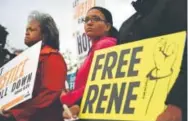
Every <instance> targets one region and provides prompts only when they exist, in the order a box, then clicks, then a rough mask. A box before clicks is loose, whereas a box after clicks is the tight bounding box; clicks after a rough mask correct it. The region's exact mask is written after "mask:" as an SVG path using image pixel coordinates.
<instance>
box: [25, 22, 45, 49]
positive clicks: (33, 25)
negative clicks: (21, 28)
mask: <svg viewBox="0 0 188 121" xmlns="http://www.w3.org/2000/svg"><path fill="white" fill-rule="evenodd" d="M41 39H42V35H41V29H40V24H39V22H38V21H36V20H32V21H30V22H29V23H28V25H27V28H26V33H25V44H26V45H27V46H32V45H34V44H35V43H37V42H38V41H40V40H41Z"/></svg>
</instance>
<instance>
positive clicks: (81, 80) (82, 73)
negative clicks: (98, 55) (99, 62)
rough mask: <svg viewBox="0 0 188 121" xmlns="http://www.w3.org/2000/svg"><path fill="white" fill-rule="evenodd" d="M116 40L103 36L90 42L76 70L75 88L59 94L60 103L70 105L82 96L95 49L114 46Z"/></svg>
mask: <svg viewBox="0 0 188 121" xmlns="http://www.w3.org/2000/svg"><path fill="white" fill-rule="evenodd" d="M116 41H117V40H116V39H115V38H112V37H103V38H101V39H100V40H97V41H95V42H94V43H93V44H92V46H91V50H90V52H89V54H88V56H87V57H86V59H85V61H84V63H83V64H82V66H81V67H80V69H79V70H78V72H77V75H76V79H75V89H74V90H73V91H71V92H69V93H67V94H66V95H63V96H61V97H60V99H61V103H63V104H67V105H68V106H71V105H73V104H75V103H76V102H77V101H79V100H80V99H81V98H82V96H83V93H84V89H85V86H86V82H87V78H88V75H89V70H90V67H91V63H92V59H93V56H94V52H95V51H96V50H100V49H104V48H108V47H111V46H114V45H116Z"/></svg>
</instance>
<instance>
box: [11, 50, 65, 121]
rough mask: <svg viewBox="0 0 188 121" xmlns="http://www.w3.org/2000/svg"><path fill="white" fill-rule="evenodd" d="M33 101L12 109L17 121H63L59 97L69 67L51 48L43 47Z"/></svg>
mask: <svg viewBox="0 0 188 121" xmlns="http://www.w3.org/2000/svg"><path fill="white" fill-rule="evenodd" d="M39 59H40V60H39V65H38V69H37V75H36V80H35V86H34V91H33V97H32V99H30V100H28V101H26V102H24V103H21V104H20V105H18V106H16V107H14V108H12V109H11V110H10V113H12V115H13V116H14V117H15V119H16V120H17V121H62V120H63V119H62V111H61V110H62V106H61V103H60V101H59V96H60V94H61V91H62V89H64V88H65V80H66V74H67V67H66V63H65V61H64V59H63V58H62V56H61V54H60V53H59V52H58V51H56V50H54V49H52V48H51V47H49V46H45V47H43V49H42V50H41V53H40V58H39Z"/></svg>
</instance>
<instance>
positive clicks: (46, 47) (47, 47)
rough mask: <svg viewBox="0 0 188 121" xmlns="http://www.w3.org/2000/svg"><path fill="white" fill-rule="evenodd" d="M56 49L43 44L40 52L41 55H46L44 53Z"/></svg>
mask: <svg viewBox="0 0 188 121" xmlns="http://www.w3.org/2000/svg"><path fill="white" fill-rule="evenodd" d="M57 52H58V50H56V49H53V48H52V47H50V46H48V45H45V46H44V47H42V49H41V51H40V54H41V55H46V54H50V53H57Z"/></svg>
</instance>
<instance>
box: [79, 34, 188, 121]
mask: <svg viewBox="0 0 188 121" xmlns="http://www.w3.org/2000/svg"><path fill="white" fill-rule="evenodd" d="M185 37H186V33H185V32H179V33H175V34H169V35H165V36H160V37H155V38H149V39H144V40H141V41H136V42H133V43H128V44H123V45H119V46H115V47H111V48H107V49H103V50H99V51H97V52H96V53H95V55H94V59H93V62H92V66H91V70H90V73H89V77H88V81H87V86H86V89H85V92H84V96H83V100H82V104H81V110H80V115H79V116H80V118H81V119H95V120H121V121H122V120H123V121H129V120H130V121H155V120H156V117H157V116H158V115H159V114H160V113H161V112H162V111H163V110H164V109H165V104H164V102H165V100H166V96H167V94H168V92H169V90H170V89H171V87H172V86H173V84H174V82H175V81H176V78H177V77H178V74H179V71H180V66H181V61H182V55H183V51H184V46H185V39H186V38H185Z"/></svg>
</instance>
